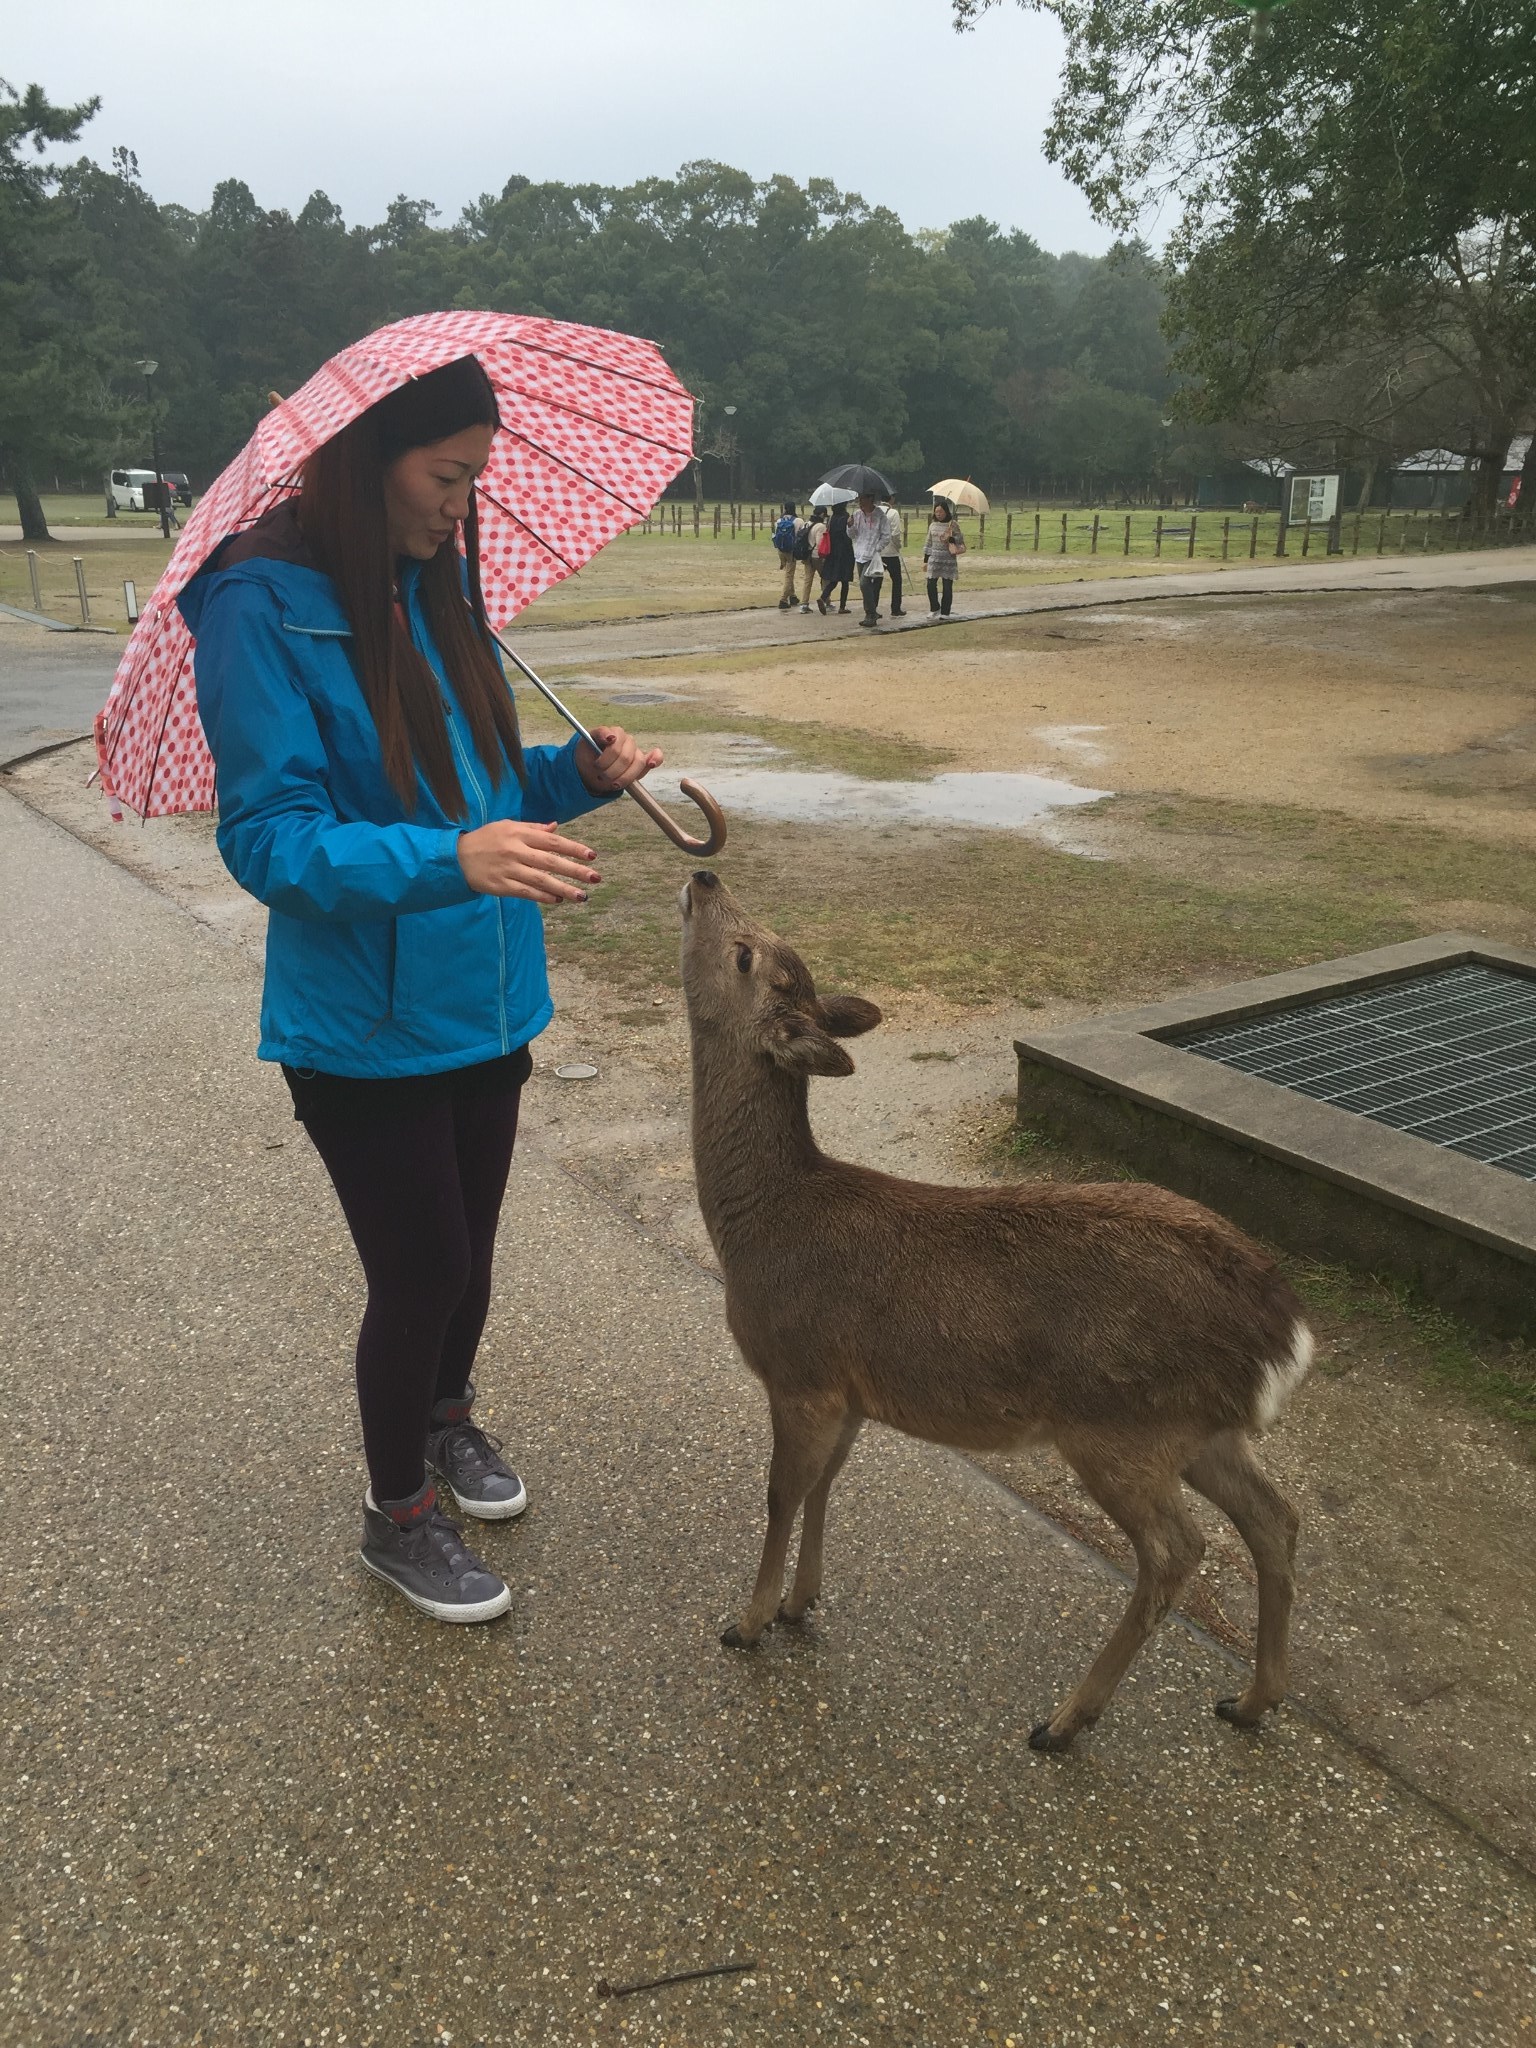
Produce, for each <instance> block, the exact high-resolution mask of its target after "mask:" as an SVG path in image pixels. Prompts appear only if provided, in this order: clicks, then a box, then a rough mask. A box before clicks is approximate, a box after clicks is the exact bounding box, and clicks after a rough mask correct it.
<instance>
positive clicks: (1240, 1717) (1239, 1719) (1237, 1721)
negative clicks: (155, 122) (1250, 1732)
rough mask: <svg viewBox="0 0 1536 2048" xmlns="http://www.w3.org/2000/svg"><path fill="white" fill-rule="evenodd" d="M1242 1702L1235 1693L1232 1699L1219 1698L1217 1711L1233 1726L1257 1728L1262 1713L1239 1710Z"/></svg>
mask: <svg viewBox="0 0 1536 2048" xmlns="http://www.w3.org/2000/svg"><path fill="white" fill-rule="evenodd" d="M1241 1705H1242V1702H1241V1701H1240V1700H1239V1699H1238V1698H1237V1697H1236V1696H1235V1695H1234V1696H1233V1697H1232V1698H1230V1699H1224V1700H1218V1701H1217V1702H1216V1712H1217V1713H1218V1714H1219V1715H1220V1716H1221V1718H1222V1720H1223V1721H1225V1722H1227V1723H1228V1724H1229V1725H1230V1726H1231V1727H1233V1728H1257V1727H1258V1725H1259V1722H1260V1721H1261V1720H1262V1719H1263V1716H1262V1714H1244V1713H1241V1712H1240V1711H1239V1709H1240V1707H1241Z"/></svg>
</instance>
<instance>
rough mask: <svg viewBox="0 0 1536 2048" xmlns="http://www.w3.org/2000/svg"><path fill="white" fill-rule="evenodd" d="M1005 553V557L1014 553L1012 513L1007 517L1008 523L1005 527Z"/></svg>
mask: <svg viewBox="0 0 1536 2048" xmlns="http://www.w3.org/2000/svg"><path fill="white" fill-rule="evenodd" d="M1003 553H1004V554H1005V555H1011V554H1012V553H1013V514H1012V513H1011V512H1010V513H1009V514H1008V515H1007V521H1006V523H1005V525H1004V527H1003Z"/></svg>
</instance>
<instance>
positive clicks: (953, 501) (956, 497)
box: [928, 476, 992, 512]
mask: <svg viewBox="0 0 1536 2048" xmlns="http://www.w3.org/2000/svg"><path fill="white" fill-rule="evenodd" d="M928 495H929V497H930V498H942V499H943V500H944V501H945V503H946V504H948V505H950V506H951V507H953V509H954V510H955V511H956V512H990V511H991V510H992V507H991V506H990V505H989V504H988V503H987V494H986V492H985V491H984V490H982V489H980V488H979V486H977V485H976V484H973V483H972V482H971V480H970V478H969V477H968V476H967V477H958V476H947V477H945V478H944V479H943V481H942V482H941V483H936V484H930V485H929V486H928Z"/></svg>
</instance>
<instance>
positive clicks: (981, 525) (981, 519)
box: [976, 512, 987, 552]
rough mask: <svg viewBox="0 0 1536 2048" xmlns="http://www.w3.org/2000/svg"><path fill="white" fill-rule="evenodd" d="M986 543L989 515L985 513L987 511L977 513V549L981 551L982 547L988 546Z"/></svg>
mask: <svg viewBox="0 0 1536 2048" xmlns="http://www.w3.org/2000/svg"><path fill="white" fill-rule="evenodd" d="M986 545H987V515H986V513H985V512H978V513H977V515H976V547H977V551H978V552H980V551H981V550H982V549H984V548H985V547H986Z"/></svg>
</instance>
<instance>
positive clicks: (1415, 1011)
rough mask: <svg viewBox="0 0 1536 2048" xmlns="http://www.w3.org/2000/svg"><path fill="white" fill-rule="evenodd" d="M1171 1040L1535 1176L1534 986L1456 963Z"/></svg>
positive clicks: (1518, 977)
mask: <svg viewBox="0 0 1536 2048" xmlns="http://www.w3.org/2000/svg"><path fill="white" fill-rule="evenodd" d="M1166 1042H1168V1043H1170V1044H1175V1045H1179V1046H1182V1047H1183V1049H1184V1050H1185V1051H1186V1052H1195V1053H1199V1054H1200V1055H1201V1057H1202V1058H1204V1059H1211V1060H1220V1061H1221V1062H1222V1063H1223V1064H1224V1065H1226V1066H1229V1067H1238V1068H1241V1070H1242V1071H1243V1073H1245V1074H1256V1075H1258V1076H1259V1077H1260V1078H1261V1079H1262V1080H1265V1081H1274V1082H1277V1083H1278V1084H1279V1086H1280V1087H1282V1088H1294V1089H1295V1090H1296V1092H1297V1093H1298V1094H1299V1095H1310V1096H1311V1097H1312V1098H1313V1099H1314V1101H1317V1102H1331V1103H1333V1104H1334V1105H1335V1106H1336V1107H1337V1108H1339V1109H1349V1110H1353V1111H1354V1112H1355V1114H1356V1115H1358V1116H1366V1117H1370V1118H1372V1119H1373V1120H1374V1121H1375V1122H1376V1123H1380V1124H1390V1125H1391V1127H1392V1128H1393V1130H1395V1131H1409V1132H1411V1133H1412V1134H1413V1136H1414V1137H1416V1138H1427V1139H1428V1140H1429V1142H1430V1143H1431V1144H1432V1145H1445V1146H1447V1147H1449V1149H1450V1150H1451V1151H1453V1152H1465V1153H1467V1154H1468V1155H1469V1156H1470V1157H1471V1158H1473V1159H1480V1160H1482V1161H1483V1163H1484V1164H1485V1165H1487V1166H1498V1167H1502V1168H1503V1169H1504V1171H1505V1172H1506V1173H1517V1174H1519V1175H1520V1176H1521V1177H1522V1178H1523V1179H1525V1180H1536V978H1533V977H1531V976H1528V975H1524V974H1514V973H1510V972H1509V971H1508V970H1507V969H1502V968H1497V967H1476V966H1465V967H1449V968H1441V969H1437V970H1436V971H1435V972H1433V973H1430V974H1421V975H1415V976H1414V977H1413V978H1412V979H1411V980H1407V981H1394V982H1389V983H1386V984H1385V985H1383V986H1380V987H1377V988H1372V989H1363V990H1361V991H1360V992H1359V993H1358V994H1355V995H1343V996H1329V997H1327V998H1326V999H1325V1000H1324V1001H1322V1002H1318V1003H1309V1004H1307V1005H1306V1006H1305V1007H1304V1008H1301V1009H1296V1010H1273V1011H1271V1012H1270V1013H1269V1014H1268V1015H1267V1016H1263V1017H1256V1018H1254V1019H1253V1021H1252V1022H1251V1023H1248V1024H1226V1025H1223V1026H1221V1028H1220V1029H1218V1030H1215V1031H1200V1032H1193V1033H1190V1034H1188V1035H1183V1034H1181V1035H1179V1036H1178V1037H1174V1038H1170V1039H1168V1040H1167V1041H1166Z"/></svg>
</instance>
